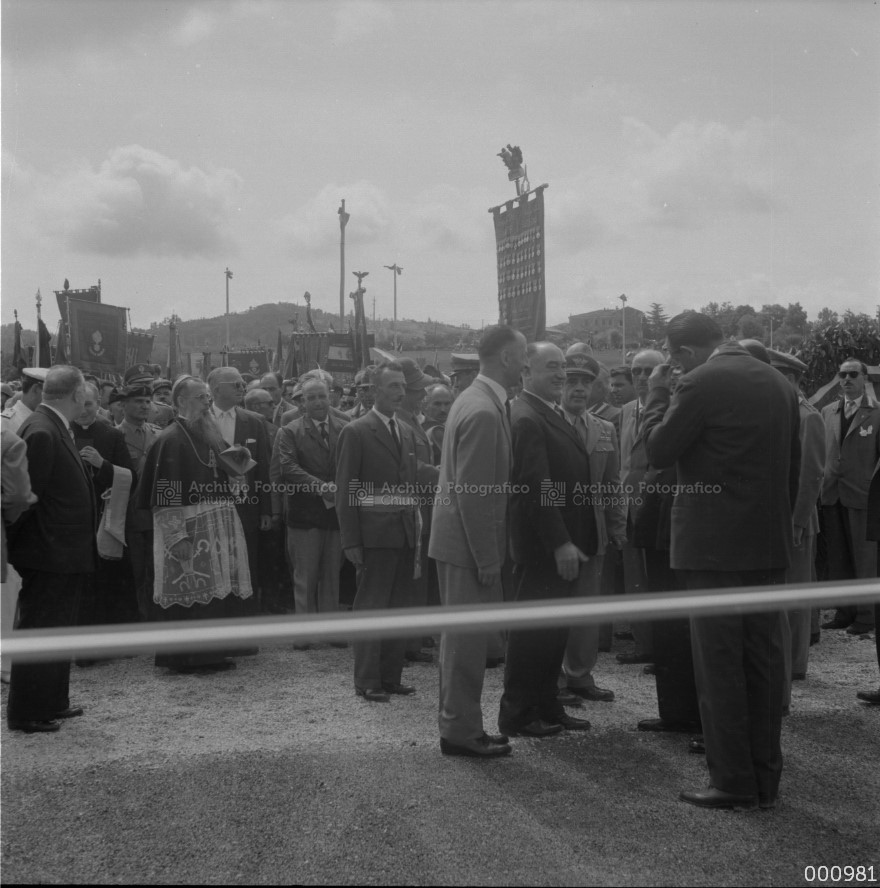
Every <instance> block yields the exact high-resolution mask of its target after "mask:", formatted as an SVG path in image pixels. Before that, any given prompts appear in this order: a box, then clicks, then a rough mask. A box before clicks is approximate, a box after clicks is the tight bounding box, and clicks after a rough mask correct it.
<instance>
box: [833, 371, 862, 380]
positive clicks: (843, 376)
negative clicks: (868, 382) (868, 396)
mask: <svg viewBox="0 0 880 888" xmlns="http://www.w3.org/2000/svg"><path fill="white" fill-rule="evenodd" d="M837 375H838V376H839V377H840V378H841V379H846V378H847V377H849V378H850V379H858V378H859V377H860V376H861V375H862V371H861V370H841V371H840V373H838V374H837Z"/></svg>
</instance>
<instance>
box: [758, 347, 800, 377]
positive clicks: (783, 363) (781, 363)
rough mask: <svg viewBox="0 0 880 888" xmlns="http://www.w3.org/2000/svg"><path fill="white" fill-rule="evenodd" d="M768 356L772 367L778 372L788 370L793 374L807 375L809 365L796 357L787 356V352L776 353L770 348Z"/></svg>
mask: <svg viewBox="0 0 880 888" xmlns="http://www.w3.org/2000/svg"><path fill="white" fill-rule="evenodd" d="M767 354H768V355H769V356H770V366H771V367H775V368H776V369H777V370H788V371H789V372H791V373H798V374H800V373H806V372H807V365H806V364H805V363H804V362H803V361H801V360H800V359H799V358H796V357H795V356H794V355H787V354H785V352H781V351H776V349H775V348H768V349H767Z"/></svg>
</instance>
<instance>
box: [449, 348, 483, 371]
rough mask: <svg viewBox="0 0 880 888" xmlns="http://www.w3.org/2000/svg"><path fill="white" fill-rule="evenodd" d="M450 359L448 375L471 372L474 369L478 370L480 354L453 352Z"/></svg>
mask: <svg viewBox="0 0 880 888" xmlns="http://www.w3.org/2000/svg"><path fill="white" fill-rule="evenodd" d="M450 360H451V361H452V369H451V370H450V371H449V375H450V376H456V375H457V374H459V373H472V372H473V371H474V370H476V371H477V372H479V370H480V356H479V355H474V354H455V353H454V352H453V354H452V355H450Z"/></svg>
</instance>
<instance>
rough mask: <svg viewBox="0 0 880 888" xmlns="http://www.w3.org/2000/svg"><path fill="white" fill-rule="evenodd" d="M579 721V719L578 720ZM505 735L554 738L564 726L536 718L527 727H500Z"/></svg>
mask: <svg viewBox="0 0 880 888" xmlns="http://www.w3.org/2000/svg"><path fill="white" fill-rule="evenodd" d="M578 721H579V719H578ZM498 727H499V728H500V729H501V732H502V733H503V734H508V735H510V736H511V737H552V736H553V735H554V734H559V733H561V731H562V725H551V724H550V723H549V722H545V721H542V720H541V719H539V718H536V719H535V720H534V721H530V722H529V723H528V724H525V725H518V726H516V727H514V726H512V725H500V724H499V725H498Z"/></svg>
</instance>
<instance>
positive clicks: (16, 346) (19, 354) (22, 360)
mask: <svg viewBox="0 0 880 888" xmlns="http://www.w3.org/2000/svg"><path fill="white" fill-rule="evenodd" d="M14 331H15V332H14V337H15V338H14V340H13V346H12V366H13V367H15V369H16V370H18V372H19V373H21V371H22V370H23V369H24V368H25V367H27V365H28V362H27V358H26V357H25V356H24V352H23V351H22V348H21V324H19V322H18V321H16V322H15V327H14Z"/></svg>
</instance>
